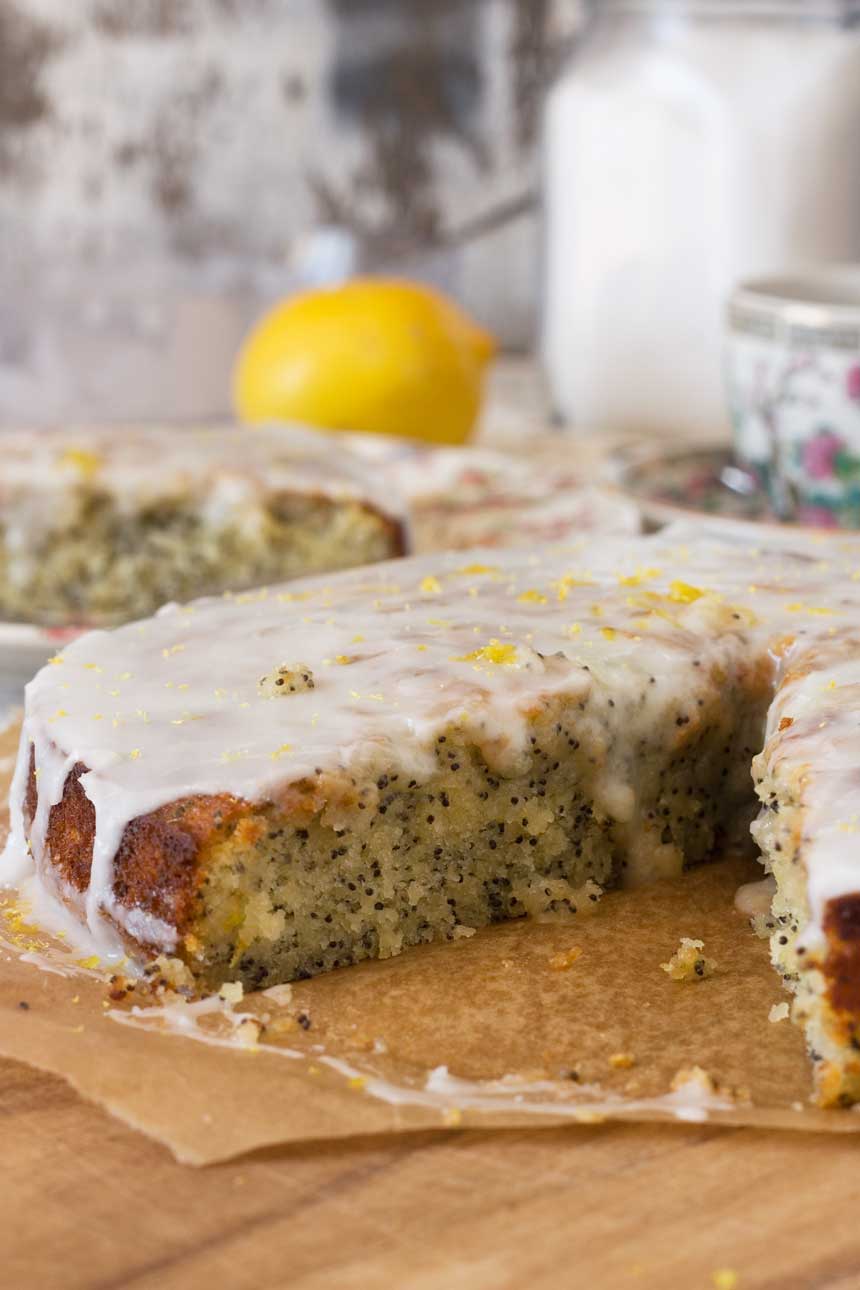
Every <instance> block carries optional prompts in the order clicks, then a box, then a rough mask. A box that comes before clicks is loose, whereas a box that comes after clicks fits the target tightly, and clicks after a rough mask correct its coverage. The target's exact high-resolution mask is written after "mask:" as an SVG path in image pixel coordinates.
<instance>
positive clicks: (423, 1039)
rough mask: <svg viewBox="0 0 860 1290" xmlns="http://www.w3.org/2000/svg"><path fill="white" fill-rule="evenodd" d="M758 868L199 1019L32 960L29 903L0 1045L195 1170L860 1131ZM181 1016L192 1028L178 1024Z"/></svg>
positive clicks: (378, 965) (501, 930)
mask: <svg viewBox="0 0 860 1290" xmlns="http://www.w3.org/2000/svg"><path fill="white" fill-rule="evenodd" d="M10 738H11V739H12V740H14V735H12V736H11V737H10ZM11 747H12V743H10V744H9V748H7V747H6V746H5V745H2V746H0V755H2V753H4V752H8V751H9V750H10V749H11ZM0 766H2V767H4V768H5V769H4V773H5V774H6V775H7V776H8V767H9V763H8V761H7V762H3V763H0ZM759 876H760V870H759V869H758V868H757V866H756V864H755V862H754V861H751V860H749V859H738V858H728V859H725V860H722V861H720V862H718V863H715V864H712V865H707V866H704V867H702V868H699V869H697V870H695V871H694V872H691V873H689V874H687V875H685V876H684V877H683V878H679V879H677V880H670V881H667V882H661V883H658V884H656V885H654V886H652V887H649V888H646V889H644V890H640V891H636V892H629V893H627V892H618V893H612V894H609V895H607V896H605V897H604V898H603V899H602V900H601V901H600V902H599V904H598V905H597V906H596V909H595V912H594V914H593V915H591V916H588V917H575V918H572V919H570V920H568V921H565V922H555V923H536V922H533V921H521V922H515V923H509V924H505V925H502V926H499V927H495V928H492V929H488V930H486V931H482V932H478V933H477V934H476V935H474V936H472V937H469V938H464V939H462V940H460V941H456V942H453V943H446V944H441V945H434V946H427V947H422V948H419V949H414V950H409V951H407V952H406V953H404V954H402V955H401V956H400V957H398V958H395V959H389V960H386V961H382V962H371V963H364V964H361V965H359V966H357V967H353V968H347V969H343V970H340V971H337V972H332V973H330V974H328V975H326V976H322V977H318V978H316V979H314V980H311V981H305V982H302V983H300V984H297V985H295V986H294V987H293V988H292V993H291V997H290V998H288V999H287V1000H285V1001H278V1000H277V999H273V998H272V997H271V996H270V995H266V994H265V993H264V994H261V995H260V994H258V995H252V996H246V997H245V998H244V999H243V1000H242V1001H241V1002H239V1003H237V1004H236V1005H235V1006H234V1008H233V1009H232V1020H231V1019H230V1016H229V1015H227V1014H230V1013H231V1009H230V1007H229V1006H228V1005H227V1004H225V1005H224V1006H223V1010H218V1011H216V1012H215V1013H213V1014H212V1015H208V1016H201V1017H199V1018H196V1019H194V1018H193V1017H191V1014H188V1013H187V1012H186V1010H187V1008H188V1005H187V1004H185V1003H184V1002H179V1003H177V1004H176V1005H175V1006H173V1007H171V1009H170V1010H169V1012H168V1014H167V1015H169V1016H170V1017H171V1018H172V1020H171V1022H170V1025H171V1027H172V1029H170V1030H165V1029H164V1026H165V1021H164V1017H163V1015H162V1014H160V1013H159V1012H158V1011H157V1010H156V1011H153V1010H145V1009H144V1010H143V1013H142V1016H140V1017H135V1015H134V1013H133V1011H132V1009H133V1008H134V1007H135V1005H136V1003H137V1004H140V1002H141V1000H139V999H136V992H135V991H132V992H131V994H129V995H128V996H126V997H123V998H121V999H111V998H109V989H110V987H109V986H108V985H106V983H105V981H104V980H103V979H101V978H99V977H98V976H96V975H94V974H93V973H87V972H85V971H83V970H82V972H81V974H80V975H75V976H73V977H64V976H61V975H57V974H56V973H52V972H49V971H46V970H44V968H40V967H39V966H36V965H34V964H32V963H30V962H24V961H22V960H21V958H20V951H21V950H22V949H24V950H26V949H27V948H28V947H29V948H30V949H31V950H32V949H33V948H34V947H36V948H38V947H39V946H41V944H42V941H41V939H40V938H39V937H34V935H33V933H32V932H30V931H29V930H28V929H27V928H26V926H24V927H22V925H21V923H20V920H19V918H18V917H17V916H16V914H15V912H14V908H13V905H12V903H11V900H10V902H7V904H6V907H5V910H3V911H0V912H4V913H5V916H6V917H5V928H6V942H7V948H6V949H5V950H4V951H3V952H2V954H0V1053H2V1054H3V1055H5V1056H7V1057H14V1058H17V1059H19V1060H21V1061H25V1062H29V1063H30V1064H31V1065H33V1066H36V1067H39V1068H40V1069H42V1070H47V1071H52V1072H54V1073H56V1074H58V1075H61V1076H63V1077H64V1078H65V1079H67V1080H68V1081H69V1082H70V1083H71V1084H72V1085H73V1086H74V1087H75V1088H76V1089H77V1090H78V1091H79V1092H80V1093H81V1094H82V1095H83V1096H85V1097H87V1098H90V1099H91V1100H92V1101H94V1102H97V1103H99V1104H100V1105H102V1106H104V1107H105V1108H106V1109H107V1110H108V1111H110V1112H111V1113H112V1114H113V1115H115V1116H117V1117H118V1118H119V1119H121V1120H123V1121H125V1122H126V1123H127V1124H129V1125H132V1126H133V1127H135V1128H137V1129H140V1130H141V1131H142V1132H144V1133H146V1134H148V1135H149V1136H151V1137H153V1138H155V1139H157V1140H158V1141H160V1142H162V1143H164V1144H165V1145H166V1146H167V1147H169V1148H170V1149H171V1150H172V1151H173V1152H174V1154H175V1155H176V1157H177V1158H178V1159H179V1160H182V1161H186V1162H189V1163H194V1164H206V1163H210V1162H213V1161H217V1160H223V1159H225V1158H227V1157H230V1156H235V1155H237V1154H239V1153H241V1152H246V1151H250V1150H253V1149H255V1148H259V1147H264V1146H272V1145H275V1144H278V1143H288V1142H299V1141H305V1140H311V1139H325V1138H343V1137H351V1136H355V1135H360V1134H378V1133H390V1132H398V1131H402V1130H415V1129H426V1128H439V1127H443V1126H448V1127H455V1126H463V1127H467V1126H469V1127H481V1128H489V1127H506V1126H522V1125H525V1124H528V1125H530V1126H539V1125H556V1124H560V1123H571V1124H576V1123H579V1122H586V1123H594V1122H595V1121H596V1120H600V1119H627V1120H654V1119H673V1120H674V1119H678V1118H681V1119H693V1120H702V1119H708V1120H710V1121H713V1122H718V1123H726V1124H735V1125H759V1126H763V1127H764V1126H767V1127H774V1126H780V1127H787V1128H793V1129H807V1130H810V1129H811V1130H818V1131H830V1132H848V1131H856V1130H857V1129H860V1115H858V1114H855V1113H854V1112H851V1111H827V1112H825V1111H819V1110H817V1109H815V1108H813V1107H811V1106H809V1105H808V1098H809V1093H810V1076H809V1068H808V1064H807V1060H806V1055H805V1052H804V1046H803V1042H802V1038H801V1035H800V1033H799V1031H798V1030H797V1029H796V1028H795V1027H794V1026H793V1025H792V1024H791V1023H790V1021H788V1020H783V1021H779V1022H773V1021H770V1020H769V1012H770V1009H771V1007H772V1005H773V1004H777V1003H782V1002H783V1001H784V1000H785V999H786V995H785V994H784V993H783V991H782V989H781V986H780V983H779V980H778V978H777V976H776V974H775V973H774V972H773V970H772V968H771V967H770V964H769V961H768V950H767V943H766V941H763V940H761V939H759V938H758V937H756V936H755V935H754V934H753V933H752V931H751V930H750V927H749V923H748V920H747V919H746V918H744V917H742V916H741V915H740V914H739V913H737V912H736V910H735V909H734V906H733V898H734V894H735V891H736V889H737V887H738V885H739V884H740V883H742V882H746V881H749V880H754V879H755V878H757V877H759ZM2 926H3V924H0V930H2ZM682 936H687V937H691V938H697V939H700V940H702V941H704V943H705V949H704V954H705V955H706V956H707V957H708V958H709V959H711V960H713V961H714V963H715V964H716V971H715V973H714V975H712V976H710V977H707V978H705V979H703V980H696V981H692V982H677V981H673V980H671V979H670V977H669V976H668V975H667V974H666V973H665V972H664V971H662V969H661V967H660V964H661V963H663V962H666V961H667V960H668V959H669V957H670V956H671V954H672V953H673V952H674V950H675V949H676V948H677V947H678V943H679V939H680V938H681V937H682ZM10 943H12V944H13V947H12V948H10V947H9V946H10ZM114 993H115V994H116V993H118V992H117V991H116V989H114ZM119 993H121V991H120V992H119ZM287 993H288V994H289V992H287ZM24 1005H26V1006H24ZM237 1014H238V1016H239V1017H241V1016H242V1015H244V1014H252V1015H253V1016H255V1017H256V1018H257V1019H258V1020H259V1021H261V1022H263V1021H265V1023H266V1028H265V1029H263V1030H262V1031H258V1028H257V1026H256V1025H255V1024H249V1023H248V1022H245V1023H244V1024H241V1023H239V1022H238V1020H237ZM183 1017H184V1018H185V1022H184V1024H186V1025H190V1026H191V1028H192V1031H193V1033H192V1034H190V1035H184V1034H181V1033H176V1027H177V1025H178V1024H181V1023H182V1018H183ZM189 1018H191V1019H190V1020H189ZM129 1022H132V1023H133V1024H128V1023H129ZM255 1039H256V1040H257V1042H256V1043H255V1042H254V1041H255ZM243 1045H247V1046H243ZM440 1068H446V1069H445V1070H442V1069H440ZM690 1068H699V1071H698V1073H697V1074H694V1075H693V1076H692V1077H691V1076H690ZM446 1072H447V1073H446ZM679 1072H681V1075H680V1077H679ZM685 1072H686V1074H685ZM704 1072H706V1073H707V1077H708V1078H706V1077H705V1074H704ZM673 1082H674V1083H675V1084H676V1086H677V1085H680V1090H679V1091H678V1090H677V1089H676V1091H675V1092H673V1091H672V1085H673Z"/></svg>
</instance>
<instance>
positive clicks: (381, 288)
mask: <svg viewBox="0 0 860 1290" xmlns="http://www.w3.org/2000/svg"><path fill="white" fill-rule="evenodd" d="M494 352H495V341H494V339H493V337H492V336H491V335H490V334H489V332H486V331H484V330H483V329H482V328H481V327H479V326H478V325H477V323H475V322H473V321H472V319H471V318H469V317H468V316H467V315H466V314H465V313H463V311H462V310H461V309H460V308H459V307H458V306H457V305H455V304H454V303H453V302H452V301H450V300H448V299H447V298H446V297H445V296H444V295H442V294H441V293H440V292H438V291H434V290H433V289H432V288H430V287H426V286H423V285H421V284H419V283H415V282H407V281H400V280H398V279H386V278H355V279H353V280H352V281H349V282H346V283H344V284H343V285H341V286H337V287H331V288H324V289H321V290H315V291H307V292H304V293H302V294H301V295H297V296H293V297H291V298H290V299H288V300H285V301H283V302H282V303H281V304H278V305H276V306H275V307H274V309H272V310H271V311H270V312H269V313H267V314H266V315H265V316H264V317H263V318H262V319H261V320H260V322H258V323H257V325H256V326H255V327H254V328H253V330H252V331H251V333H250V335H249V336H248V337H247V339H246V340H245V342H244V344H243V346H242V348H241V350H240V352H239V356H238V359H237V361H236V368H235V372H234V375H233V397H234V402H235V406H236V411H237V413H238V415H239V417H240V418H241V419H242V420H243V421H247V422H251V423H255V422H257V423H259V422H262V421H304V422H306V423H308V424H310V425H316V426H322V427H325V428H326V429H329V430H363V431H370V432H374V433H376V434H391V435H405V436H407V437H410V438H414V439H423V440H425V441H427V442H429V443H462V442H463V441H464V440H465V439H467V438H468V436H469V433H470V431H471V430H472V427H473V426H474V424H475V421H476V419H477V416H478V412H479V411H480V407H481V397H482V392H483V379H484V372H485V369H486V366H487V364H488V362H489V360H490V359H491V357H492V356H493V353H494Z"/></svg>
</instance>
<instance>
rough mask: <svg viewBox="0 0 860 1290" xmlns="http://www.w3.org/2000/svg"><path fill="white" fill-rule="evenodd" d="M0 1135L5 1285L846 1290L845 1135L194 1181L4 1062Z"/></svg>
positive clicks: (853, 1245)
mask: <svg viewBox="0 0 860 1290" xmlns="http://www.w3.org/2000/svg"><path fill="white" fill-rule="evenodd" d="M0 1123H2V1143H3V1146H2V1151H3V1161H4V1185H3V1204H2V1210H0V1212H2V1230H3V1235H4V1240H3V1245H2V1250H3V1257H2V1265H0V1267H2V1270H0V1285H2V1286H3V1287H8V1288H9V1290H35V1288H36V1287H38V1290H42V1288H44V1290H60V1288H61V1290H84V1288H86V1290H127V1288H130V1287H133V1288H134V1290H173V1287H183V1288H185V1287H197V1286H201V1287H212V1290H246V1288H247V1290H267V1287H275V1286H285V1287H286V1286H289V1287H290V1288H291V1290H312V1288H313V1290H316V1288H317V1287H319V1290H323V1288H325V1290H341V1288H343V1290H351V1288H352V1287H355V1290H359V1288H360V1290H368V1287H380V1288H381V1290H389V1288H391V1290H437V1287H438V1288H440V1290H442V1288H444V1290H458V1288H459V1287H468V1288H469V1290H504V1288H507V1287H517V1288H519V1287H524V1288H527V1290H544V1288H546V1290H550V1287H551V1288H552V1290H559V1288H561V1290H566V1288H567V1287H577V1288H578V1287H583V1290H602V1288H603V1287H608V1288H610V1290H614V1287H622V1288H623V1287H630V1288H631V1290H646V1288H647V1290H651V1288H653V1290H658V1288H659V1290H676V1287H677V1290H699V1288H700V1287H701V1290H714V1287H717V1288H719V1290H765V1287H767V1290H813V1288H814V1290H854V1288H856V1287H858V1286H860V1223H858V1221H857V1210H858V1199H860V1156H858V1152H860V1145H858V1142H857V1140H856V1138H854V1137H853V1135H852V1136H851V1137H844V1138H843V1137H838V1136H833V1137H827V1138H826V1139H825V1138H824V1137H817V1136H814V1135H811V1134H790V1133H757V1132H754V1131H752V1130H748V1129H716V1128H711V1127H708V1126H695V1127H694V1126H677V1127H676V1126H663V1125H659V1126H653V1125H621V1124H615V1125H601V1126H596V1127H591V1128H585V1127H577V1128H574V1129H564V1130H561V1131H557V1130H549V1129H548V1130H534V1131H528V1132H519V1131H517V1132H481V1133H478V1132H461V1133H457V1132H452V1131H449V1132H439V1133H432V1134H422V1135H404V1136H401V1137H388V1138H385V1139H381V1138H377V1139H372V1140H364V1141H357V1142H355V1143H353V1144H350V1145H344V1144H342V1143H341V1144H337V1145H319V1146H311V1147H307V1146H305V1147H302V1148H299V1149H288V1150H277V1151H269V1152H265V1153H261V1154H259V1155H256V1156H253V1157H247V1158H244V1159H241V1160H238V1161H236V1162H233V1163H230V1164H226V1165H220V1166H216V1167H212V1168H208V1169H202V1170H195V1169H191V1168H188V1167H183V1166H181V1165H177V1164H176V1163H175V1162H174V1161H173V1159H172V1157H171V1156H170V1155H169V1154H168V1152H167V1151H166V1150H164V1149H163V1148H161V1147H159V1146H156V1145H155V1144H153V1143H151V1142H149V1141H148V1140H147V1139H145V1138H143V1137H141V1136H139V1135H138V1134H136V1133H134V1132H132V1131H131V1130H129V1129H126V1128H124V1127H123V1126H121V1125H120V1124H119V1123H118V1122H116V1121H114V1120H113V1119H112V1118H111V1117H109V1116H108V1115H107V1114H105V1113H103V1112H102V1111H100V1110H98V1109H97V1108H96V1107H94V1106H91V1105H89V1104H88V1103H85V1102H83V1101H81V1099H80V1098H79V1097H78V1096H77V1095H76V1094H75V1093H74V1092H72V1090H71V1089H70V1088H69V1087H68V1086H67V1085H66V1084H65V1083H63V1081H61V1080H59V1079H56V1078H54V1077H52V1076H47V1075H42V1074H39V1073H37V1072H35V1071H32V1070H30V1069H28V1068H25V1067H23V1066H20V1065H18V1064H17V1063H13V1062H2V1063H0ZM732 1274H734V1275H732Z"/></svg>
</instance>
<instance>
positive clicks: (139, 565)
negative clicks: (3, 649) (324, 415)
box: [0, 426, 404, 626]
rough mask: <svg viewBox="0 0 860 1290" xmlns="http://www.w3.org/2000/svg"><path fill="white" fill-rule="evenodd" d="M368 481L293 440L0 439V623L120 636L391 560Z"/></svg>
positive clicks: (385, 492) (392, 513)
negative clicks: (288, 582)
mask: <svg viewBox="0 0 860 1290" xmlns="http://www.w3.org/2000/svg"><path fill="white" fill-rule="evenodd" d="M377 478H378V476H377V473H375V472H374V471H372V470H371V469H370V468H369V467H367V466H365V465H363V464H362V462H361V461H360V460H359V459H358V458H356V457H354V456H353V455H352V454H351V453H350V452H349V451H348V449H346V448H344V446H343V445H342V444H341V443H338V445H337V446H336V447H333V444H332V440H331V437H330V436H328V435H324V434H318V433H315V432H313V431H310V430H304V429H302V428H299V427H291V426H282V427H272V428H270V429H265V428H263V429H256V430H248V429H238V428H236V429H228V428H224V429H200V430H198V429H192V428H183V427H170V428H160V429H159V428H140V427H130V426H129V427H121V426H120V427H114V428H112V429H110V430H83V429H81V430H73V429H69V430H51V431H35V430H34V431H7V432H6V433H4V435H3V470H2V475H0V618H5V619H7V620H11V621H24V622H35V623H42V624H47V625H52V626H54V625H59V626H62V625H66V624H69V623H72V624H90V625H95V624H98V625H102V624H111V623H118V622H123V621H126V620H128V619H129V618H134V617H139V616H141V615H143V614H149V613H153V612H154V611H155V610H156V609H157V608H158V607H159V606H160V605H162V604H164V603H165V602H166V601H168V600H183V599H188V598H189V597H190V596H195V595H202V594H204V593H207V592H216V591H221V590H222V589H224V588H226V587H230V588H233V589H234V590H235V589H237V588H242V587H249V586H259V585H260V584H261V583H264V582H271V581H280V580H282V579H284V578H291V577H297V576H300V575H303V574H309V573H317V572H325V571H326V570H330V569H341V568H347V567H351V566H352V565H356V564H364V563H369V562H371V561H373V560H385V559H388V558H389V557H391V556H396V555H402V554H403V550H404V524H403V516H402V513H401V510H400V508H399V506H398V504H397V503H396V501H394V499H393V496H392V491H391V489H386V488H384V487H383V486H381V485H380V484H379V483H378V482H377Z"/></svg>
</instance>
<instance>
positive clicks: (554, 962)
mask: <svg viewBox="0 0 860 1290" xmlns="http://www.w3.org/2000/svg"><path fill="white" fill-rule="evenodd" d="M581 956H582V949H581V947H580V946H579V945H572V946H571V948H570V949H569V950H559V952H558V954H552V955H550V957H549V959H548V960H547V962H548V963H549V965H550V967H551V968H552V970H553V972H566V971H567V969H568V968H572V967H573V965H574V963H575V962H576V960H577V959H578V958H580V957H581Z"/></svg>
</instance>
